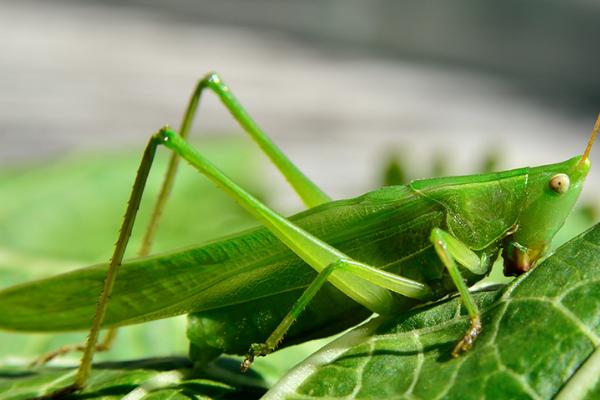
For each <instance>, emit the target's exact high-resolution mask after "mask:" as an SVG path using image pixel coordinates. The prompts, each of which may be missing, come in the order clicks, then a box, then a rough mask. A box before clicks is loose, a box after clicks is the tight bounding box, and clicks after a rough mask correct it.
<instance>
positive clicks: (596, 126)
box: [579, 113, 600, 164]
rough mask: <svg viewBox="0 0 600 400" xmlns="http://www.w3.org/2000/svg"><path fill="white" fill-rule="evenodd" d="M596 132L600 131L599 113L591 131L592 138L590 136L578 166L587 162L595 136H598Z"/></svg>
mask: <svg viewBox="0 0 600 400" xmlns="http://www.w3.org/2000/svg"><path fill="white" fill-rule="evenodd" d="M598 130H600V113H598V118H596V123H595V124H594V129H592V136H590V140H588V144H587V147H586V148H585V152H584V153H583V156H581V160H580V161H579V164H583V163H584V162H585V160H587V159H588V158H589V156H590V151H591V150H592V145H593V144H594V140H596V136H597V135H598Z"/></svg>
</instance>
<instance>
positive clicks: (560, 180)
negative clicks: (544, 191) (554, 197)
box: [550, 174, 571, 194]
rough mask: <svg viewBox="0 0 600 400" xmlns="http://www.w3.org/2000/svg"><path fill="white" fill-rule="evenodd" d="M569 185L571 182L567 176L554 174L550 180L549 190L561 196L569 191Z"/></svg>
mask: <svg viewBox="0 0 600 400" xmlns="http://www.w3.org/2000/svg"><path fill="white" fill-rule="evenodd" d="M570 183H571V181H570V179H569V176H568V175H567V174H556V175H554V176H553V177H552V178H551V179H550V189H552V190H554V191H555V192H556V193H558V194H563V193H564V192H566V191H567V190H569V184H570Z"/></svg>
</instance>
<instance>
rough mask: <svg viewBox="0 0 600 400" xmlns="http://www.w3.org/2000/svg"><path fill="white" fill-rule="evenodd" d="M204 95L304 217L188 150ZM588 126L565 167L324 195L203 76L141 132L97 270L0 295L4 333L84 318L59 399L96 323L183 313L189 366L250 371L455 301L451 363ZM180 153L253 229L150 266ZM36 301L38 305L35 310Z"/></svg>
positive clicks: (542, 248) (551, 218)
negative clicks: (231, 362)
mask: <svg viewBox="0 0 600 400" xmlns="http://www.w3.org/2000/svg"><path fill="white" fill-rule="evenodd" d="M206 89H209V90H211V91H213V92H214V93H216V94H217V95H218V96H219V97H220V99H221V101H222V102H223V104H224V105H225V106H226V107H227V108H228V110H229V111H230V112H231V114H232V115H233V117H234V118H235V119H236V120H237V121H238V122H239V123H240V125H241V126H242V127H243V128H244V130H245V131H246V132H247V133H248V134H249V135H250V136H251V137H252V138H253V139H254V141H256V142H257V144H258V145H259V146H260V147H261V148H262V149H263V151H264V152H265V153H266V154H267V155H268V156H269V158H270V159H271V160H272V161H273V163H274V164H275V165H276V166H277V168H278V169H279V170H280V171H281V172H282V173H283V175H284V176H285V177H286V178H287V180H288V181H289V183H290V184H291V186H292V187H293V188H294V190H295V191H296V192H297V193H298V195H299V196H300V197H301V199H302V200H303V201H304V203H305V204H306V206H307V207H308V209H307V210H306V211H303V212H300V213H299V214H296V215H293V216H291V217H287V218H286V217H284V216H282V215H280V214H278V213H277V212H275V211H273V210H272V209H270V208H269V207H267V206H266V205H264V204H263V203H262V202H260V201H259V200H258V199H256V198H255V197H253V196H252V195H251V194H249V193H248V192H246V191H245V190H244V189H243V188H241V187H239V186H238V185H237V184H236V183H235V182H234V181H233V180H232V179H230V178H229V177H228V176H226V175H225V174H223V173H222V172H221V171H220V170H219V169H218V168H217V167H216V166H214V165H213V164H212V163H211V162H210V161H208V160H207V159H206V158H205V157H204V156H203V155H202V154H201V153H200V152H199V151H197V150H196V149H195V148H193V147H192V146H191V145H189V144H188V142H187V141H186V138H187V136H188V133H189V130H190V127H191V125H192V121H193V119H194V115H195V113H196V110H197V108H198V106H199V103H200V98H201V94H202V93H203V92H204V91H205V90H206ZM599 128H600V116H599V117H598V119H597V121H596V123H595V126H594V129H593V131H592V135H591V137H590V139H589V142H588V145H587V148H586V149H585V151H584V153H583V155H581V156H576V157H573V158H571V159H569V160H567V161H564V162H561V163H556V164H549V165H543V166H538V167H531V168H530V167H525V168H519V169H513V170H509V171H503V172H495V173H489V174H480V175H470V176H457V177H443V178H434V179H424V180H416V181H413V182H411V183H410V184H408V185H400V186H389V187H383V188H381V189H379V190H375V191H373V192H369V193H367V194H364V195H362V196H360V197H357V198H353V199H347V200H338V201H332V200H331V199H330V198H329V197H328V196H327V195H326V194H325V193H324V192H323V191H322V190H321V189H320V188H318V186H317V185H315V184H314V183H313V182H312V181H311V180H310V179H309V178H307V177H306V176H305V175H304V174H303V173H302V172H301V171H300V170H299V169H298V168H297V167H296V166H295V165H294V164H293V163H292V162H291V161H290V160H289V159H288V158H287V157H286V156H285V155H284V153H283V152H282V151H281V150H280V149H279V148H278V147H277V146H276V145H275V144H274V143H273V142H272V141H271V140H270V139H269V138H268V136H267V135H266V134H265V133H264V132H263V131H262V130H261V129H260V128H259V127H258V125H257V124H256V122H255V121H254V120H253V119H252V118H251V117H250V116H249V115H248V114H247V113H246V111H245V110H244V108H243V107H242V106H241V104H240V103H239V102H238V101H237V99H236V98H235V97H234V95H233V93H232V92H231V91H230V89H229V88H228V86H227V85H225V83H224V82H223V81H222V79H221V78H220V77H219V76H218V75H217V74H215V73H211V74H208V75H207V76H205V77H204V78H203V79H201V80H200V81H199V83H198V85H197V87H196V89H195V91H194V92H193V94H192V97H191V100H190V103H189V105H188V107H187V111H186V112H185V114H184V117H183V122H182V125H181V127H180V129H179V134H178V133H176V131H174V130H172V129H171V128H169V127H164V128H162V129H160V130H159V131H158V132H157V133H156V134H154V135H153V136H152V137H151V138H150V141H149V142H148V145H147V147H146V150H145V152H144V154H143V157H142V161H141V163H140V167H139V170H138V172H137V175H136V179H135V182H134V185H133V189H132V193H131V197H130V199H129V203H128V206H127V211H126V213H125V218H124V220H123V224H122V227H121V231H120V234H119V238H118V240H117V244H116V246H115V251H114V254H113V257H112V259H111V261H110V262H109V263H108V265H106V264H103V265H96V266H91V267H88V268H85V269H81V270H77V271H74V272H70V273H66V274H62V275H59V276H56V277H52V278H49V279H44V280H40V281H36V282H31V283H27V284H24V285H19V286H15V287H12V288H8V289H6V290H4V291H2V292H0V328H4V329H10V330H19V331H62V330H78V329H85V328H86V327H88V326H89V324H90V318H91V316H92V315H95V317H94V319H93V322H92V328H91V330H90V335H89V337H88V341H87V343H86V345H85V346H81V350H83V351H84V354H83V358H82V361H81V365H80V368H79V371H78V374H77V376H76V378H75V383H74V384H73V385H71V386H69V387H67V388H65V389H64V390H62V391H60V392H58V393H55V394H54V395H62V394H66V393H70V392H73V391H75V390H79V389H81V388H83V387H84V386H85V384H86V381H87V379H88V377H89V374H90V370H91V365H92V357H93V353H94V351H95V350H96V349H97V348H102V347H103V344H102V343H101V344H97V340H98V336H99V331H100V329H101V328H114V327H118V326H122V325H128V324H134V323H140V322H144V321H148V320H152V319H159V318H166V317H169V316H173V315H178V314H184V313H189V317H188V318H189V324H188V338H189V339H190V342H191V344H190V356H191V358H192V359H193V360H196V361H199V362H206V361H209V360H211V359H213V358H215V357H217V356H218V355H219V354H221V353H230V354H245V359H244V361H243V362H242V364H241V369H242V371H246V370H247V369H248V368H250V366H251V364H252V362H253V360H254V359H255V358H256V357H258V356H265V355H267V354H269V353H271V352H273V351H275V350H276V349H277V348H278V347H280V345H283V344H291V343H294V342H299V341H303V340H307V339H309V338H314V337H323V336H327V335H329V334H332V333H335V332H339V331H341V330H343V329H345V328H348V327H350V326H352V325H354V324H356V323H357V322H360V321H361V320H363V319H365V318H366V317H367V316H368V315H370V314H371V313H373V312H374V313H378V314H393V313H398V312H400V311H403V310H407V309H409V308H411V307H414V306H415V305H418V304H421V303H424V302H428V301H433V300H436V299H439V298H441V297H443V296H446V295H448V294H451V293H455V292H458V293H459V296H460V298H461V300H462V302H463V304H464V306H465V309H466V311H467V314H468V318H469V326H468V328H467V329H466V333H465V334H464V336H463V337H462V338H458V339H459V340H458V343H457V344H456V346H455V347H454V349H453V350H452V355H453V356H455V357H457V356H459V355H460V353H462V352H464V351H468V350H469V349H470V348H471V347H472V346H473V345H474V343H475V340H476V338H477V336H478V335H479V333H480V332H481V330H482V329H484V328H483V327H482V325H481V322H480V317H479V310H478V308H477V305H476V304H475V302H474V301H473V298H472V296H471V294H470V293H469V289H468V288H469V286H471V285H473V284H474V283H476V282H477V281H479V280H481V279H482V278H483V277H485V276H486V275H487V274H488V273H489V272H490V270H491V267H492V265H493V263H494V261H495V260H496V259H497V258H498V257H499V255H500V254H502V257H503V259H504V272H505V274H506V275H520V274H522V273H524V272H527V271H528V270H530V269H531V268H533V267H534V266H535V265H536V263H537V262H538V261H539V260H540V259H541V258H542V257H544V256H545V255H546V254H547V253H548V250H549V246H550V243H551V241H552V238H553V237H554V235H555V234H556V232H557V231H558V230H559V228H560V227H561V226H562V225H563V223H564V221H565V219H566V217H567V216H568V214H569V212H570V211H571V209H572V208H573V206H574V204H575V202H576V201H577V198H578V196H579V194H580V192H581V190H582V188H583V183H584V181H585V179H586V176H587V174H588V171H589V169H590V166H591V162H590V159H589V154H590V151H591V147H592V144H593V142H594V139H595V137H596V135H597V133H598V130H599ZM159 146H164V147H166V148H168V149H170V150H172V151H173V154H172V158H171V161H170V166H169V169H168V171H167V175H166V178H165V181H164V184H163V188H162V191H161V193H160V195H159V197H158V201H157V205H156V207H155V210H154V214H153V217H152V221H151V223H150V226H149V228H148V229H147V231H146V238H145V240H144V245H143V247H142V251H141V254H142V255H144V257H141V258H137V259H133V260H128V261H127V262H123V254H124V251H125V248H126V246H127V242H128V238H129V236H130V234H131V231H132V229H133V225H134V221H135V216H136V212H137V209H138V207H139V203H140V199H141V197H142V194H143V191H144V185H145V182H146V179H147V177H148V174H149V172H150V169H151V166H152V161H153V158H154V155H155V152H156V150H157V148H158V147H159ZM180 158H183V159H184V160H185V161H187V162H188V163H189V164H190V165H191V166H192V167H193V168H195V169H197V170H198V171H199V172H200V173H201V174H203V175H205V176H206V177H208V178H209V179H210V180H212V181H213V182H214V183H215V184H216V185H217V186H218V187H220V188H221V189H222V190H224V191H225V192H226V193H228V194H229V195H230V196H231V197H232V198H233V199H234V200H235V201H237V202H238V203H239V204H240V205H241V206H242V207H243V208H245V209H246V210H247V211H248V212H249V213H250V214H252V215H253V216H254V217H256V219H257V220H258V221H259V222H260V223H261V224H262V226H260V227H257V228H254V229H250V230H246V231H243V232H240V233H238V234H234V235H230V236H227V237H225V238H221V239H219V240H214V241H211V242H208V243H205V244H202V245H199V246H197V247H196V248H192V249H187V250H181V251H177V252H172V253H169V254H160V255H154V256H147V254H148V253H149V251H150V247H151V243H152V240H153V237H154V234H155V232H156V227H157V222H158V220H159V217H160V214H161V211H162V209H163V207H164V204H165V202H166V199H167V197H168V194H169V192H170V190H171V187H172V186H173V179H174V176H175V171H176V169H177V165H178V160H179V159H180ZM193 223H202V221H194V222H193ZM32 292H37V293H44V294H45V296H43V297H42V296H36V297H35V299H34V300H31V299H30V298H29V296H28V294H30V293H32ZM96 293H101V294H100V299H99V300H97V298H96ZM109 300H110V301H109ZM110 332H113V331H110ZM112 336H113V335H112V334H109V337H112ZM284 338H285V341H284ZM56 354H57V353H56ZM56 354H53V355H52V356H54V355H56Z"/></svg>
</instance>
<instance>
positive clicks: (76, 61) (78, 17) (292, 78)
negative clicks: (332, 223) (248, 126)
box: [0, 0, 600, 197]
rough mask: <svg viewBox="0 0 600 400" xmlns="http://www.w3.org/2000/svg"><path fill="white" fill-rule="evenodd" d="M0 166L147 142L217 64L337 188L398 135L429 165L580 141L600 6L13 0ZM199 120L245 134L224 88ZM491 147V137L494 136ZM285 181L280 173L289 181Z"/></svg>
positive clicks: (1, 80) (2, 58)
mask: <svg viewBox="0 0 600 400" xmlns="http://www.w3.org/2000/svg"><path fill="white" fill-rule="evenodd" d="M0 7H1V8H0V48H1V49H2V51H1V52H0V104H1V105H2V106H1V107H0V120H1V121H2V124H0V138H1V139H2V143H3V146H2V148H1V149H0V161H1V163H2V165H8V164H12V163H15V162H19V163H23V162H28V161H29V160H31V159H37V158H39V157H43V158H48V157H56V156H60V155H61V154H64V153H65V152H67V151H72V150H73V149H75V148H82V147H83V148H86V149H94V150H99V149H103V148H122V147H123V146H131V147H137V148H141V146H142V143H144V142H145V140H146V138H147V137H148V135H149V134H150V133H151V132H153V131H155V130H156V129H157V128H158V127H160V126H162V125H163V124H166V123H169V124H171V125H174V126H177V125H178V123H179V119H180V115H181V114H182V112H183V110H184V107H185V105H186V102H187V100H188V97H189V94H190V92H191V90H192V88H193V86H194V83H195V82H196V80H197V79H198V78H199V77H200V76H202V75H203V74H205V73H206V72H209V71H218V72H219V73H220V74H221V75H222V76H223V77H224V79H225V80H226V82H228V83H229V85H230V86H231V88H232V89H233V90H234V92H235V93H236V94H237V95H238V97H239V98H240V100H241V101H242V103H243V104H244V105H245V106H246V107H247V108H248V110H249V112H250V113H251V115H253V116H254V117H255V118H256V120H257V121H258V122H259V123H260V124H261V125H262V126H263V127H264V129H265V130H266V131H267V132H268V133H269V134H270V135H272V137H273V138H274V139H275V141H276V142H277V143H279V144H280V145H281V147H282V148H283V149H284V150H285V151H286V152H288V153H289V154H290V156H291V158H292V159H293V160H295V161H296V162H297V163H298V164H299V165H300V166H301V167H302V168H303V169H305V170H306V171H307V173H308V174H309V175H310V176H311V177H314V179H315V180H316V181H317V182H318V183H319V184H321V185H323V186H324V188H325V189H326V190H327V191H329V192H330V193H332V194H333V195H334V196H335V197H338V196H351V195H355V194H358V193H362V192H364V191H365V190H367V189H370V188H372V187H376V186H377V182H376V177H377V173H378V168H380V167H381V165H382V162H383V161H382V158H383V157H384V156H385V154H386V152H389V151H391V149H392V148H395V149H398V151H399V152H400V154H402V155H403V156H404V158H405V159H406V161H407V163H410V164H411V169H412V170H414V173H413V175H414V176H413V177H416V176H429V175H430V171H429V170H428V169H427V166H428V164H430V159H431V157H432V156H433V155H434V154H437V153H443V154H444V157H446V158H447V161H448V164H449V167H451V169H452V172H470V171H473V170H474V169H476V168H473V167H472V165H473V163H474V162H477V161H478V159H479V157H480V156H481V152H482V151H484V150H482V149H487V148H489V147H491V146H493V147H494V148H496V149H498V151H499V152H500V153H501V156H502V157H501V158H502V160H504V161H503V164H502V167H513V166H521V165H534V164H537V163H543V162H552V161H556V160H560V159H563V158H567V157H570V156H571V155H573V154H576V153H580V152H581V151H582V149H583V148H584V145H585V141H586V135H588V134H589V131H590V129H591V127H592V124H593V122H594V118H595V116H596V114H597V112H598V110H599V109H600V74H598V73H597V65H598V62H599V61H600V53H599V52H598V51H597V40H598V38H599V37H600V25H599V24H598V23H597V21H598V17H599V15H600V3H599V2H597V1H590V0H574V1H570V2H568V3H565V2H562V1H557V0H551V1H544V2H539V1H532V0H529V1H504V2H500V3H499V2H495V1H491V0H489V1H469V0H461V1H456V2H452V4H448V3H447V2H444V1H403V2H397V1H392V0H375V1H369V2H364V1H339V0H337V1H336V0H320V1H291V0H288V1H282V0H255V1H243V0H222V1H219V2H212V1H197V0H174V1H169V2H163V1H158V0H125V1H86V2H80V1H42V0H38V1H31V0H24V1H18V2H15V1H4V0H3V1H0ZM200 118H201V120H202V122H201V123H200V122H198V123H197V124H196V127H197V130H198V131H200V130H202V132H204V134H208V135H211V134H212V135H215V134H230V135H233V134H237V133H238V129H237V126H236V125H235V124H234V123H233V122H232V121H231V118H230V117H229V116H228V115H227V114H226V112H225V111H224V110H223V109H222V107H221V106H220V104H218V103H217V101H216V100H215V99H214V97H213V96H210V95H209V96H206V103H205V104H204V105H203V106H202V112H201V114H200ZM482 146H483V147H482ZM277 182H279V181H277Z"/></svg>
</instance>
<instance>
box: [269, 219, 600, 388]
mask: <svg viewBox="0 0 600 400" xmlns="http://www.w3.org/2000/svg"><path fill="white" fill-rule="evenodd" d="M599 259H600V225H596V226H595V227H594V228H593V229H591V230H589V231H588V232H586V233H584V234H582V235H581V236H579V237H578V238H576V239H573V240H572V241H570V242H569V243H568V244H566V245H564V246H563V247H561V248H560V249H559V250H557V252H556V253H555V254H554V255H553V256H551V257H550V258H548V259H547V260H546V261H545V262H543V263H542V264H540V265H539V266H538V267H537V268H535V269H534V270H533V271H531V273H529V274H527V275H525V276H523V277H521V278H519V279H516V280H515V281H513V282H512V283H511V284H510V285H508V286H507V287H506V288H505V289H503V290H496V291H486V292H480V293H479V294H478V295H477V301H478V303H479V305H480V306H481V307H482V310H483V320H482V322H483V326H484V330H483V332H482V334H481V336H480V337H479V339H478V340H477V342H476V345H475V347H474V348H473V350H471V351H469V352H467V353H466V354H464V355H461V356H460V357H458V358H457V359H452V358H450V352H451V350H452V347H453V346H454V344H455V343H456V341H457V340H458V339H459V338H460V337H461V336H462V334H463V333H464V332H465V331H466V329H467V327H468V319H467V318H466V316H465V312H464V310H463V309H462V307H461V306H460V302H459V301H458V299H457V298H453V299H450V300H446V301H442V302H438V303H435V304H432V305H429V306H427V307H424V308H420V309H415V310H412V311H410V312H408V313H405V314H403V315H400V316H396V317H393V318H384V317H378V318H374V319H373V320H371V321H369V322H367V323H366V324H364V325H362V326H360V327H358V328H356V329H354V330H353V331H351V332H349V333H347V334H346V335H344V336H342V337H341V338H339V339H337V340H336V341H334V342H333V343H331V344H329V345H327V346H326V347H325V348H324V349H322V350H321V351H319V352H317V353H316V354H314V355H313V356H311V357H310V358H309V359H307V360H306V361H304V362H302V363H301V364H300V365H298V366H297V367H296V368H294V369H293V370H292V371H290V372H289V373H288V374H287V375H286V376H285V377H284V378H283V379H282V380H281V381H280V382H279V383H278V384H277V385H276V386H275V387H274V388H272V389H271V390H270V391H269V392H268V394H267V395H266V396H265V399H303V400H307V399H320V398H338V397H343V398H346V399H382V398H411V399H433V398H440V399H441V398H445V399H479V398H488V399H515V398H519V399H521V398H523V399H526V398H532V399H547V398H553V397H554V396H557V395H559V396H561V397H560V398H562V399H575V398H584V397H585V396H587V398H594V394H596V395H597V394H598V392H599V386H600V384H599V383H598V381H599V379H600V351H599V350H598V346H599V345H600V283H599V282H600V263H599V262H598V260H599ZM595 398H597V397H595Z"/></svg>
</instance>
